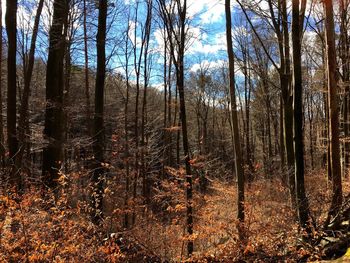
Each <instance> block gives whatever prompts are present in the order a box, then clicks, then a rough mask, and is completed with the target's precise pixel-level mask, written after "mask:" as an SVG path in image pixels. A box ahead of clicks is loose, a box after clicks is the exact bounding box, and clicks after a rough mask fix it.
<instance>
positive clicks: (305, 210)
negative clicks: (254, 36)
mask: <svg viewBox="0 0 350 263" xmlns="http://www.w3.org/2000/svg"><path fill="white" fill-rule="evenodd" d="M301 31H302V24H301V19H300V12H299V0H293V2H292V42H293V65H294V67H293V75H294V96H293V99H294V122H293V124H294V150H295V187H296V197H297V198H296V200H297V211H298V217H299V223H300V226H301V227H302V228H304V229H306V230H309V227H308V221H309V202H308V199H307V197H306V194H305V186H304V144H303V103H302V102H303V101H302V99H303V98H302V94H303V86H302V68H301Z"/></svg>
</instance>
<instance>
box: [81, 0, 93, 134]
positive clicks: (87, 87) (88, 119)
mask: <svg viewBox="0 0 350 263" xmlns="http://www.w3.org/2000/svg"><path fill="white" fill-rule="evenodd" d="M83 4H84V6H83V8H84V14H83V28H84V59H85V69H84V73H85V99H86V126H87V132H88V135H89V136H90V135H91V134H92V131H91V130H92V129H91V113H90V83H89V53H88V36H87V25H86V19H87V7H86V0H84V1H83Z"/></svg>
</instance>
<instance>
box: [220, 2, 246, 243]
mask: <svg viewBox="0 0 350 263" xmlns="http://www.w3.org/2000/svg"><path fill="white" fill-rule="evenodd" d="M230 2H231V1H230V0H225V14H226V41H227V54H228V59H229V84H230V101H231V121H232V130H233V142H234V143H233V144H234V152H235V168H236V176H237V181H238V183H237V186H238V199H237V205H238V210H237V218H238V220H239V222H240V226H239V228H238V230H239V235H240V238H241V239H243V238H244V235H243V234H244V233H243V229H242V226H243V223H244V170H243V164H242V152H241V144H240V138H239V128H238V117H237V106H236V90H235V69H234V53H233V44H232V22H231V5H230Z"/></svg>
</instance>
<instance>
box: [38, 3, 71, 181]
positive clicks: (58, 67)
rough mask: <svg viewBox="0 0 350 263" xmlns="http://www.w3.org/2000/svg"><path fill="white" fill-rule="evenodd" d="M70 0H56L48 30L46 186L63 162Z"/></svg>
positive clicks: (56, 175)
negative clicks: (65, 60) (64, 99)
mask: <svg viewBox="0 0 350 263" xmlns="http://www.w3.org/2000/svg"><path fill="white" fill-rule="evenodd" d="M69 2H70V0H55V1H54V3H53V19H52V25H51V28H50V32H49V38H50V40H49V54H48V60H47V69H46V110H45V128H44V137H45V139H46V140H47V141H48V142H47V145H46V146H45V148H44V150H43V166H42V174H43V178H44V182H45V184H46V185H47V186H48V187H51V188H55V187H56V186H57V179H58V176H59V170H60V168H61V163H62V157H63V156H62V153H63V152H62V148H63V125H62V123H63V89H64V79H63V75H64V73H63V72H64V63H63V61H64V56H65V51H66V35H65V34H66V33H67V31H66V30H64V28H65V27H66V26H67V19H68V12H69Z"/></svg>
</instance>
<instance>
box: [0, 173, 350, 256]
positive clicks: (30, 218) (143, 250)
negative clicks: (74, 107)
mask: <svg viewBox="0 0 350 263" xmlns="http://www.w3.org/2000/svg"><path fill="white" fill-rule="evenodd" d="M84 177H86V174H84V173H79V174H72V175H69V176H64V177H62V181H61V182H60V183H61V190H60V193H59V194H56V195H57V196H59V197H58V198H55V194H54V193H50V192H47V191H45V192H44V191H42V190H41V189H40V187H38V186H34V185H33V186H30V187H28V188H27V189H26V192H25V194H24V195H22V196H18V195H16V194H10V192H11V191H7V190H6V191H5V190H3V189H2V190H1V191H2V192H1V195H0V262H160V261H163V262H164V261H170V262H180V261H185V260H186V256H185V255H186V253H185V248H186V241H187V240H188V239H189V238H191V239H193V240H194V244H195V254H194V255H193V258H192V259H191V261H197V262H234V261H239V260H246V261H250V262H253V261H257V262H278V261H287V262H288V261H290V262H294V261H298V260H300V259H303V258H306V257H309V258H310V259H313V260H317V259H318V258H319V257H321V255H315V254H313V255H310V253H311V252H310V251H308V250H307V249H305V248H304V247H303V246H300V245H299V243H298V242H299V241H298V237H299V229H298V226H297V221H296V217H295V214H294V212H293V209H292V206H291V204H290V202H289V191H288V189H287V188H286V187H285V186H284V185H283V184H282V183H281V182H280V180H277V179H265V178H261V179H257V180H256V182H254V183H252V184H250V185H249V186H247V188H246V202H245V209H246V210H245V211H246V222H245V231H246V233H245V236H246V237H247V239H246V242H245V243H244V244H242V243H240V242H239V240H238V235H237V230H236V229H237V221H236V219H235V218H236V187H235V185H234V183H232V182H231V183H227V182H226V183H225V182H220V181H216V180H214V181H212V182H211V183H210V186H209V188H208V190H207V192H206V193H199V192H197V193H196V194H195V198H194V200H195V201H194V222H195V224H194V229H195V234H194V235H193V236H191V237H188V236H186V235H185V233H186V231H185V228H184V225H185V200H184V192H183V189H182V187H181V184H180V183H177V182H174V181H164V183H163V184H162V185H161V187H158V190H154V192H153V196H154V197H153V200H152V203H153V205H144V202H143V200H142V199H139V200H134V201H129V202H128V203H127V204H125V203H124V199H123V195H124V192H123V188H122V187H121V185H122V182H120V181H118V180H109V182H107V187H106V191H105V194H104V195H105V204H104V206H105V211H106V213H105V217H104V219H103V222H102V224H101V225H100V226H95V225H93V224H92V223H91V222H90V218H89V199H88V198H87V196H88V195H89V190H88V187H87V186H84V185H82V184H81V182H82V181H85V180H83V179H84ZM67 178H69V180H68V179H67ZM306 186H307V193H308V196H309V202H310V208H311V211H312V216H313V219H314V220H315V222H316V224H317V225H321V224H322V222H323V221H324V220H325V218H326V216H327V211H328V208H329V207H328V206H329V200H330V191H329V190H328V189H329V187H328V185H327V180H326V178H325V176H324V174H323V172H314V173H310V174H309V175H308V176H307V177H306ZM349 189H350V183H349V182H348V181H347V182H344V192H345V193H349ZM125 215H127V220H128V224H129V227H128V228H127V229H125V227H124V226H125V218H126V216H125Z"/></svg>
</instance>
